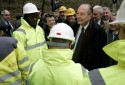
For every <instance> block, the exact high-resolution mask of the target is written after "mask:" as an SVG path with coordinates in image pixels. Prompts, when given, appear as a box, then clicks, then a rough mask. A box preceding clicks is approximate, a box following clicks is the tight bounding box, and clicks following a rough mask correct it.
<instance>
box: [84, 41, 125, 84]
mask: <svg viewBox="0 0 125 85" xmlns="http://www.w3.org/2000/svg"><path fill="white" fill-rule="evenodd" d="M103 50H104V51H105V52H106V54H107V55H109V56H110V57H111V58H113V59H114V60H116V61H118V64H117V65H113V66H110V67H107V68H100V69H95V70H92V71H90V72H88V73H86V74H85V76H84V79H83V83H84V84H83V85H125V40H117V41H114V42H112V43H110V44H108V45H106V46H105V47H104V48H103ZM100 57H101V56H100Z"/></svg>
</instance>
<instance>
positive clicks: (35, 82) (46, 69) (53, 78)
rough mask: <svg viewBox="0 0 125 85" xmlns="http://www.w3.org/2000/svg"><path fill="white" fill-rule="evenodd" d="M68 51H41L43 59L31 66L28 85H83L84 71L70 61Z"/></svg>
mask: <svg viewBox="0 0 125 85" xmlns="http://www.w3.org/2000/svg"><path fill="white" fill-rule="evenodd" d="M72 53H73V52H72V51H71V50H70V49H48V50H43V59H40V60H38V61H37V62H36V63H35V64H32V65H33V66H32V65H31V67H32V68H30V71H31V73H30V74H29V77H28V80H29V83H30V85H83V76H84V75H83V74H84V73H85V72H86V69H85V68H84V67H82V66H81V65H80V64H78V63H74V62H73V61H72Z"/></svg>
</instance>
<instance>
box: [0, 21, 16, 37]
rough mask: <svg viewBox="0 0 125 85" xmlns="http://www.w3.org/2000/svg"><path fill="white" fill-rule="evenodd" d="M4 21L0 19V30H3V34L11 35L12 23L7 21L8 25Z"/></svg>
mask: <svg viewBox="0 0 125 85" xmlns="http://www.w3.org/2000/svg"><path fill="white" fill-rule="evenodd" d="M5 22H6V21H4V20H3V19H0V30H2V31H3V32H4V36H9V37H10V36H11V32H12V31H13V30H14V28H13V24H12V23H11V22H9V23H10V24H11V26H10V25H8V24H7V23H5Z"/></svg>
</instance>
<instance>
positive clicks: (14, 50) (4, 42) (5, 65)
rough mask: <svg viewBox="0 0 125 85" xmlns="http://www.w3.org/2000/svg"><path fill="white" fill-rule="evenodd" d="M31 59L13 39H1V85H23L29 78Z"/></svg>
mask: <svg viewBox="0 0 125 85" xmlns="http://www.w3.org/2000/svg"><path fill="white" fill-rule="evenodd" d="M29 64H30V63H29V58H28V56H26V53H25V51H24V50H23V48H21V47H20V46H19V45H18V44H17V41H16V40H15V39H13V38H7V37H0V85H22V84H25V80H26V78H27V76H28V70H29Z"/></svg>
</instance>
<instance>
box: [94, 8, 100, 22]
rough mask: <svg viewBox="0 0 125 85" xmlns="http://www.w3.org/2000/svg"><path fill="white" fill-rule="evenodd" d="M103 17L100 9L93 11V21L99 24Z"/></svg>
mask: <svg viewBox="0 0 125 85" xmlns="http://www.w3.org/2000/svg"><path fill="white" fill-rule="evenodd" d="M101 17H102V15H101V13H100V12H99V10H98V9H94V10H93V19H94V20H95V21H96V22H98V21H99V20H100V19H101Z"/></svg>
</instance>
